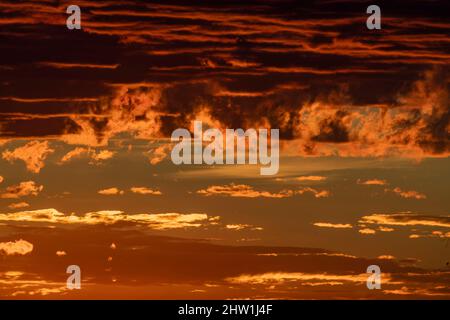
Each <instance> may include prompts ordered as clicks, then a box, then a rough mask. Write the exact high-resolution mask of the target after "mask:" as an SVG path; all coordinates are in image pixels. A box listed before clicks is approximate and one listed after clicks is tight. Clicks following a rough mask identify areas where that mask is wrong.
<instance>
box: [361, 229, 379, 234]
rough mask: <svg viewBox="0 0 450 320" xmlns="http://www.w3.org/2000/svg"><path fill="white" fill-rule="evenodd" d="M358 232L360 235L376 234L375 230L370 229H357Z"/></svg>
mask: <svg viewBox="0 0 450 320" xmlns="http://www.w3.org/2000/svg"><path fill="white" fill-rule="evenodd" d="M358 232H359V233H361V234H375V233H376V231H375V230H373V229H370V228H363V229H359V230H358Z"/></svg>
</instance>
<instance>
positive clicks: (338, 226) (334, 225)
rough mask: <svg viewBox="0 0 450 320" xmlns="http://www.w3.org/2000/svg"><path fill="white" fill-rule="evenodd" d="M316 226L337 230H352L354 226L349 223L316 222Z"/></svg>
mask: <svg viewBox="0 0 450 320" xmlns="http://www.w3.org/2000/svg"><path fill="white" fill-rule="evenodd" d="M313 225H314V226H316V227H320V228H335V229H351V228H353V226H352V225H351V224H349V223H329V222H314V223H313Z"/></svg>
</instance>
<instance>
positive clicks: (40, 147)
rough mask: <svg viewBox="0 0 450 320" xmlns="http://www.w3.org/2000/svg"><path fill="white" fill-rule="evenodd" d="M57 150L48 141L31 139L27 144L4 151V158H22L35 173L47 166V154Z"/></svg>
mask: <svg viewBox="0 0 450 320" xmlns="http://www.w3.org/2000/svg"><path fill="white" fill-rule="evenodd" d="M54 151H55V150H53V149H51V148H50V147H49V143H48V141H42V142H39V141H31V142H29V143H27V144H26V145H24V146H22V147H19V148H16V149H14V150H12V151H10V150H6V151H4V152H3V153H2V157H3V159H5V160H7V161H9V162H14V161H15V160H22V161H23V162H25V165H26V167H27V169H28V170H29V171H31V172H33V173H39V172H40V171H41V169H42V168H43V167H44V166H45V164H44V161H45V159H46V158H47V156H48V155H49V154H51V153H53V152H54Z"/></svg>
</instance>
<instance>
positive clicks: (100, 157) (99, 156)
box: [91, 150, 115, 161]
mask: <svg viewBox="0 0 450 320" xmlns="http://www.w3.org/2000/svg"><path fill="white" fill-rule="evenodd" d="M114 154H115V152H113V151H109V150H101V151H99V152H98V153H95V152H93V153H92V154H91V158H92V159H93V160H95V161H105V160H108V159H111V158H112V157H114Z"/></svg>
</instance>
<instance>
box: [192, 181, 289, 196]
mask: <svg viewBox="0 0 450 320" xmlns="http://www.w3.org/2000/svg"><path fill="white" fill-rule="evenodd" d="M197 194H201V195H204V196H213V195H224V196H229V197H237V198H260V197H262V198H278V199H279V198H288V197H291V196H292V195H293V192H292V191H290V190H282V191H280V192H277V193H272V192H269V191H257V190H255V189H253V187H251V186H249V185H245V184H234V183H231V184H229V185H223V186H218V185H215V186H209V187H208V188H206V189H201V190H198V191H197Z"/></svg>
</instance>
